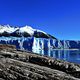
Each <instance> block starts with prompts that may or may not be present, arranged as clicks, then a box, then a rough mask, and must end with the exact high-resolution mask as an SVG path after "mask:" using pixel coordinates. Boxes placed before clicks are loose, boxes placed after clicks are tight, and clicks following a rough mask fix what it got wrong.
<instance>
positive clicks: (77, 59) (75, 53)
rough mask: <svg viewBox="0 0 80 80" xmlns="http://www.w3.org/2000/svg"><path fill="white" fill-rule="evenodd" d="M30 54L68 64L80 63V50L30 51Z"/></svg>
mask: <svg viewBox="0 0 80 80" xmlns="http://www.w3.org/2000/svg"><path fill="white" fill-rule="evenodd" d="M32 52H34V53H38V54H42V55H47V56H50V57H53V58H58V59H62V60H66V61H69V62H74V63H80V50H32Z"/></svg>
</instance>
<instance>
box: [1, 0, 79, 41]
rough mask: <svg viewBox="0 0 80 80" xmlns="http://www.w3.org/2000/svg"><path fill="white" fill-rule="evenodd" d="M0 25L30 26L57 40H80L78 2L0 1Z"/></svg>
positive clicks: (76, 0) (77, 0)
mask: <svg viewBox="0 0 80 80" xmlns="http://www.w3.org/2000/svg"><path fill="white" fill-rule="evenodd" d="M0 24H10V25H12V26H25V25H30V26H32V27H33V28H38V29H41V30H43V31H45V32H47V33H49V34H51V35H53V36H55V37H57V38H59V39H77V40H80V0H0Z"/></svg>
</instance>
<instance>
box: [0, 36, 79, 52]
mask: <svg viewBox="0 0 80 80" xmlns="http://www.w3.org/2000/svg"><path fill="white" fill-rule="evenodd" d="M0 44H12V45H15V46H16V48H17V49H21V50H33V51H35V52H36V51H39V50H50V49H72V48H74V49H75V48H78V49H80V41H71V40H70V41H69V40H56V39H46V38H35V37H27V38H26V37H0Z"/></svg>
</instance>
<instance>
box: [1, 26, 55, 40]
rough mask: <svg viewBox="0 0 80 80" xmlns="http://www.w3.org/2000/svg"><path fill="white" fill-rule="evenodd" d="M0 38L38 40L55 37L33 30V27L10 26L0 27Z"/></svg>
mask: <svg viewBox="0 0 80 80" xmlns="http://www.w3.org/2000/svg"><path fill="white" fill-rule="evenodd" d="M0 36H6V37H9V36H14V37H22V36H24V37H36V38H53V39H56V38H55V37H54V36H52V35H50V34H48V33H46V32H44V31H42V30H39V29H33V28H32V27H31V26H27V25H26V26H23V27H18V26H17V27H14V26H10V25H0Z"/></svg>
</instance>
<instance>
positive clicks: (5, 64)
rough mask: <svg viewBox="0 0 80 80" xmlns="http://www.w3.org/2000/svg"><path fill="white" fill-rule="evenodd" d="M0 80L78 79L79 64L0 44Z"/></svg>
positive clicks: (79, 77) (79, 75) (79, 73)
mask: <svg viewBox="0 0 80 80" xmlns="http://www.w3.org/2000/svg"><path fill="white" fill-rule="evenodd" d="M0 80H80V65H79V64H74V63H69V62H66V61H61V60H57V59H52V58H50V57H47V56H41V55H38V54H35V53H31V52H28V51H27V52H26V51H21V50H16V48H15V46H12V45H0Z"/></svg>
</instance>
